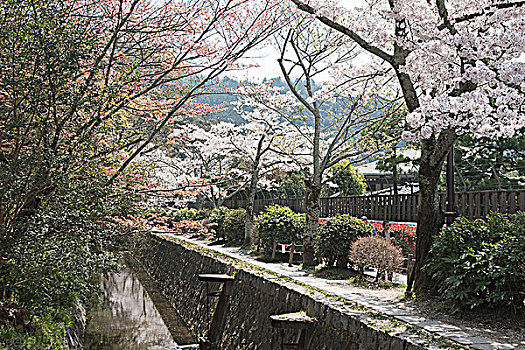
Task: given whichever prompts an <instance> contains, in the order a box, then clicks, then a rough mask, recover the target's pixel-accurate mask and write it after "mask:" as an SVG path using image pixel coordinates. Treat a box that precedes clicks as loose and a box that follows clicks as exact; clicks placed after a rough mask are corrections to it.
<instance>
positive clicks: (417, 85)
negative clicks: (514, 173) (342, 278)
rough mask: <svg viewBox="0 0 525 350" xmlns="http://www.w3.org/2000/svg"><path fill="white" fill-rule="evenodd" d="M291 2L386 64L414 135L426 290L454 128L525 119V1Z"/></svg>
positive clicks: (496, 130)
mask: <svg viewBox="0 0 525 350" xmlns="http://www.w3.org/2000/svg"><path fill="white" fill-rule="evenodd" d="M292 2H293V3H294V4H295V5H296V6H297V8H298V9H300V10H301V11H303V12H304V13H307V14H309V15H311V16H312V17H314V18H316V19H317V20H318V21H320V22H322V23H323V24H325V25H326V26H328V27H329V28H332V29H334V30H337V31H338V32H340V33H342V34H343V35H345V37H346V38H348V40H349V41H350V42H351V43H353V44H357V45H359V46H360V47H361V48H362V49H363V50H365V51H366V52H367V53H368V54H369V55H370V56H371V57H374V58H376V59H379V60H381V61H382V62H384V63H385V64H387V65H389V66H390V67H391V68H392V70H393V74H394V76H395V78H396V79H397V82H398V84H399V87H400V89H401V90H402V92H403V96H404V102H405V104H406V107H407V109H408V112H409V113H408V115H407V117H406V122H407V130H406V131H405V132H404V138H405V139H407V140H413V141H414V140H418V141H420V143H421V163H420V168H419V181H420V187H419V188H420V205H419V208H418V229H417V248H416V265H415V269H414V276H415V284H414V288H415V290H416V291H417V292H420V293H426V292H430V291H432V290H433V288H434V283H433V281H432V279H431V278H430V276H428V275H427V274H426V273H425V272H424V271H423V270H422V267H423V265H424V264H425V263H426V262H427V261H428V259H429V258H430V256H429V249H430V246H431V244H432V241H433V236H434V235H435V234H436V233H437V232H438V231H439V230H440V228H441V227H442V224H443V212H442V210H441V208H440V206H439V201H438V197H437V186H438V181H439V174H440V169H441V168H442V165H443V163H444V160H445V157H446V155H447V153H448V152H449V150H450V148H451V146H452V145H453V144H454V142H455V140H456V138H457V137H458V135H462V134H465V133H471V134H473V135H477V136H489V135H495V136H512V135H513V134H514V133H515V132H516V130H518V129H520V128H522V127H523V125H524V124H525V120H524V117H523V102H524V95H523V89H524V88H525V86H524V73H525V64H524V63H523V62H522V61H520V60H519V58H520V56H521V55H522V54H523V52H524V49H525V36H524V35H523V32H524V29H525V21H524V15H525V6H524V5H525V2H523V1H505V0H503V1H490V0H481V1H471V0H461V1H445V0H435V1H423V0H416V1H397V0H389V1H369V2H367V3H366V5H365V6H364V7H359V8H354V9H347V8H344V7H342V6H338V4H337V3H336V2H333V1H328V2H325V1H304V0H292ZM414 276H413V277H414ZM412 281H413V278H411V279H410V281H409V282H410V283H411V282H412ZM410 283H409V287H408V289H410V287H411V286H410Z"/></svg>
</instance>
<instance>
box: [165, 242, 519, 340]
mask: <svg viewBox="0 0 525 350" xmlns="http://www.w3.org/2000/svg"><path fill="white" fill-rule="evenodd" d="M175 237H176V238H178V239H181V240H184V241H188V242H191V243H192V244H196V245H198V246H201V247H204V248H207V249H210V250H214V251H216V252H219V253H222V254H225V255H228V256H230V257H233V258H235V259H239V260H242V261H244V262H246V263H250V264H252V265H255V266H258V267H261V268H264V269H266V270H269V271H271V272H274V273H277V274H279V275H281V276H283V277H287V278H290V279H293V280H295V281H297V282H300V283H303V284H307V285H310V286H312V287H314V288H317V289H320V290H322V291H324V292H326V293H329V294H332V295H336V296H338V297H342V298H345V299H347V300H350V301H353V302H356V303H358V304H361V305H363V306H366V307H368V308H370V309H373V310H375V311H377V312H380V313H383V314H385V315H388V316H391V317H393V318H395V319H396V320H398V321H400V322H404V323H407V324H410V325H412V326H415V327H419V328H423V329H425V330H427V331H429V332H432V333H435V334H437V335H439V336H442V337H445V338H448V339H449V340H452V341H454V342H457V343H459V344H461V345H464V346H468V347H470V348H472V349H478V350H496V349H525V343H523V342H522V343H520V344H506V343H498V342H496V341H492V340H490V339H487V338H485V337H480V336H476V335H473V334H471V333H470V332H469V331H467V330H464V329H461V328H459V327H457V326H454V325H451V324H447V323H444V322H441V321H435V320H431V319H428V318H425V317H422V316H421V315H418V314H415V313H413V312H411V311H408V310H404V309H402V308H398V307H394V306H392V305H391V303H389V302H388V300H374V299H372V298H369V297H366V296H363V295H362V294H363V293H361V295H360V294H358V293H355V292H352V291H349V288H345V284H347V283H345V282H346V281H342V280H340V281H336V280H327V279H324V278H319V277H315V276H313V275H312V274H311V272H310V271H305V270H299V269H298V268H297V267H289V266H288V264H287V263H265V262H262V261H258V260H255V258H254V257H253V256H251V255H249V254H248V253H247V252H246V251H243V250H242V249H240V248H237V247H224V246H221V245H209V242H207V241H199V240H195V239H190V238H187V237H184V236H179V235H177V236H175Z"/></svg>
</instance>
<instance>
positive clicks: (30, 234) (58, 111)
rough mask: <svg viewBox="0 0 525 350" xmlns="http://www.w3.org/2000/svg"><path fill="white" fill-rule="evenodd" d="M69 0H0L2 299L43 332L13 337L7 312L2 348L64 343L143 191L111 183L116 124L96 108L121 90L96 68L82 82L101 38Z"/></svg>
mask: <svg viewBox="0 0 525 350" xmlns="http://www.w3.org/2000/svg"><path fill="white" fill-rule="evenodd" d="M70 6H71V3H69V2H62V1H53V0H45V1H17V0H6V1H0V62H2V70H1V73H0V96H1V97H0V302H9V303H14V304H16V305H17V307H19V308H20V309H21V310H23V311H24V312H25V313H26V318H27V319H28V320H31V322H32V323H33V325H34V327H36V330H35V332H36V333H35V334H36V337H37V338H38V339H33V340H31V339H29V338H30V337H29V338H27V339H25V340H20V339H22V338H24V336H23V335H20V334H18V335H20V337H22V338H20V339H18V340H16V341H17V342H19V344H18V345H11V344H7V343H8V342H10V340H8V339H13V337H14V338H17V337H18V335H14V336H12V334H11V333H13V332H11V331H12V329H11V328H9V327H7V326H5V325H3V324H2V322H0V348H4V347H9V348H15V349H20V348H36V349H48V348H53V349H58V348H63V347H65V344H64V343H63V340H64V333H65V330H66V329H67V327H68V326H69V323H70V319H71V317H70V316H71V312H72V307H73V304H74V303H76V302H77V301H78V300H80V301H81V302H82V301H84V302H85V301H86V299H87V297H88V296H89V294H91V292H93V291H94V290H98V284H96V283H94V282H95V279H96V277H98V274H100V273H104V272H106V271H108V270H109V269H111V268H112V266H114V265H115V262H116V260H117V254H114V253H115V251H116V248H115V247H118V246H119V243H120V241H121V238H122V236H123V234H124V232H123V231H122V230H121V229H120V227H117V226H116V225H114V224H113V220H112V219H113V218H115V217H118V216H125V215H126V214H128V210H129V209H131V208H132V207H133V202H134V200H136V198H135V197H133V196H131V195H130V196H128V195H124V194H123V193H122V192H119V191H118V190H116V189H115V188H114V187H111V186H106V181H107V174H108V173H109V171H108V172H106V171H107V170H109V169H112V168H115V166H116V165H117V163H116V162H118V161H119V160H117V159H115V158H114V157H113V156H111V153H112V151H113V150H114V149H115V148H113V147H115V146H117V145H116V144H114V143H112V140H110V138H109V137H101V136H102V135H106V136H107V135H109V133H107V132H108V131H111V132H115V130H114V129H111V128H110V127H109V126H108V125H106V124H105V123H104V122H102V120H100V123H95V119H93V118H94V117H95V116H96V115H97V112H96V111H100V110H101V109H105V107H102V106H103V104H102V103H101V102H100V100H99V99H98V97H100V96H101V95H107V94H111V93H112V92H111V91H101V90H100V89H99V86H101V85H102V84H99V81H97V79H98V78H97V74H95V75H94V76H95V78H94V81H93V84H92V85H89V84H85V83H82V82H81V79H80V77H81V76H82V75H83V74H84V73H86V71H84V70H83V69H82V65H83V64H85V63H84V62H85V61H88V60H90V59H91V58H92V57H93V54H94V52H93V50H94V49H96V47H97V44H96V42H97V38H96V37H95V36H87V35H86V30H87V28H86V26H87V25H88V23H87V22H84V21H88V20H87V19H82V18H81V17H80V16H76V17H73V16H71V12H72V9H71V7H70ZM94 73H95V72H94ZM99 118H100V116H99ZM102 139H104V141H103V142H102V141H101V140H102ZM130 168H132V167H130ZM128 185H129V186H130V187H133V185H134V184H133V183H131V182H130V183H128ZM94 277H95V278H94ZM16 332H19V333H20V329H16V330H15V333H16ZM13 334H14V333H13ZM26 341H27V344H24V345H20V342H24V343H25V342H26Z"/></svg>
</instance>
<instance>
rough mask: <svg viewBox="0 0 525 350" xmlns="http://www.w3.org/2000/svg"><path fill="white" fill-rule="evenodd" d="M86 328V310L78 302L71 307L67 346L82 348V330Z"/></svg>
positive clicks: (76, 349)
mask: <svg viewBox="0 0 525 350" xmlns="http://www.w3.org/2000/svg"><path fill="white" fill-rule="evenodd" d="M85 330H86V310H85V309H84V307H83V306H82V305H81V304H80V302H78V303H77V304H76V305H75V307H74V308H73V324H72V325H71V327H69V329H68V330H67V334H66V340H67V345H68V348H69V349H71V350H80V349H83V348H84V331H85Z"/></svg>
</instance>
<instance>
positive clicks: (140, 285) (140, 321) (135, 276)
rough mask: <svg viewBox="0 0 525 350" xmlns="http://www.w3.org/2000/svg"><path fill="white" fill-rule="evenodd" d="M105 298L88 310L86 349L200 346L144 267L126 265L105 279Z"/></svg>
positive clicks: (140, 349)
mask: <svg viewBox="0 0 525 350" xmlns="http://www.w3.org/2000/svg"><path fill="white" fill-rule="evenodd" d="M100 284H101V288H102V290H103V291H104V295H103V298H101V300H100V301H99V302H98V305H96V307H95V308H94V309H93V310H91V311H90V312H89V314H88V324H87V328H86V334H85V339H84V349H86V350H87V349H89V350H123V349H134V350H135V349H136V350H142V349H150V350H165V349H198V347H196V346H192V345H189V344H195V338H194V336H192V334H191V333H190V332H189V331H188V329H187V328H186V326H185V325H184V322H183V321H182V319H181V318H180V316H179V315H178V314H177V313H176V311H175V310H174V309H173V308H172V306H171V305H170V304H169V302H168V301H167V300H166V299H165V298H164V297H163V296H162V295H161V294H160V293H159V291H158V290H157V289H156V286H155V285H154V282H153V281H151V279H150V278H149V277H148V276H147V275H146V274H145V273H144V271H142V270H140V269H138V268H134V269H131V268H130V267H127V266H124V267H123V268H122V270H121V271H120V272H119V273H112V274H110V275H109V276H107V277H106V278H102V279H101V283H100Z"/></svg>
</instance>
